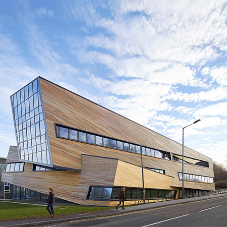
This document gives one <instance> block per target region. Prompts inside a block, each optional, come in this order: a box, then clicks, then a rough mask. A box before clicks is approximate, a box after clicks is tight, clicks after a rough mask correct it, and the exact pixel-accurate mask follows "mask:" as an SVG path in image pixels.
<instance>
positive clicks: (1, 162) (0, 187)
mask: <svg viewBox="0 0 227 227" xmlns="http://www.w3.org/2000/svg"><path fill="white" fill-rule="evenodd" d="M5 162H6V158H0V199H4V197H5V195H4V182H2V181H1V179H2V174H3V172H4V171H5V169H6V163H5Z"/></svg>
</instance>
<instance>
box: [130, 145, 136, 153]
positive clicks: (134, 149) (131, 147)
mask: <svg viewBox="0 0 227 227" xmlns="http://www.w3.org/2000/svg"><path fill="white" fill-rule="evenodd" d="M130 151H131V152H132V153H136V147H135V145H134V144H130Z"/></svg>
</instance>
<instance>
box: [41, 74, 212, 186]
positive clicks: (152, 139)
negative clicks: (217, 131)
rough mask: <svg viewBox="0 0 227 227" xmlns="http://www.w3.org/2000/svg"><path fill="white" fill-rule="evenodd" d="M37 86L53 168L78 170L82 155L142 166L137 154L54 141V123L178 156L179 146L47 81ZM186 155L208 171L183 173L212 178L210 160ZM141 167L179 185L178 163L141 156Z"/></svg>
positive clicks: (187, 169)
mask: <svg viewBox="0 0 227 227" xmlns="http://www.w3.org/2000/svg"><path fill="white" fill-rule="evenodd" d="M40 83H41V89H42V96H43V102H44V109H45V116H46V121H47V129H48V135H49V140H50V146H51V153H52V159H53V164H54V165H57V166H64V167H70V168H75V169H81V154H89V155H94V156H104V157H110V158H117V159H119V160H122V161H125V162H129V163H132V164H134V165H140V164H141V162H140V155H138V154H132V153H129V152H125V151H118V150H114V149H108V148H104V147H99V146H94V145H89V144H84V143H79V142H75V141H69V140H64V139H59V138H56V132H55V128H54V123H59V124H62V125H67V126H70V127H74V128H79V129H81V130H86V131H90V132H93V133H97V134H101V135H106V136H109V137H113V138H116V139H120V140H125V141H129V142H133V143H138V144H143V145H145V146H149V147H153V148H156V149H160V150H165V151H169V152H173V153H176V154H181V149H182V147H181V144H179V143H177V142H175V141H173V140H171V139H169V138H167V137H165V136H162V135H160V134H158V133H156V132H154V131H152V130H149V129H147V128H145V127H143V126H141V125H139V124H137V123H135V122H133V121H131V120H129V119H127V118H124V117H122V116H120V115H118V114H116V113H114V112H112V111H110V110H108V109H106V108H104V107H101V106H99V105H97V104H95V103H93V102H91V101H88V100H86V99H84V98H82V97H80V96H78V95H76V94H73V93H72V92H70V91H67V90H66V89H63V88H61V87H59V86H57V85H55V84H53V83H51V82H49V81H46V80H44V79H42V78H40ZM185 155H186V156H190V157H194V158H197V159H202V160H204V161H208V162H210V167H209V168H206V167H200V166H196V165H190V164H185V173H190V174H197V175H203V176H210V177H213V166H212V160H211V159H210V158H208V157H206V156H204V155H202V154H200V153H198V152H196V151H194V150H192V149H189V148H187V147H185ZM144 166H146V167H150V168H158V169H164V170H166V174H167V175H170V176H173V177H174V180H173V182H172V185H171V186H177V185H179V183H180V181H179V178H178V172H181V163H178V162H173V161H168V160H163V159H158V158H153V157H147V156H144ZM192 183H193V182H192ZM193 184H194V185H197V184H201V183H196V182H195V183H193ZM209 185H210V184H209Z"/></svg>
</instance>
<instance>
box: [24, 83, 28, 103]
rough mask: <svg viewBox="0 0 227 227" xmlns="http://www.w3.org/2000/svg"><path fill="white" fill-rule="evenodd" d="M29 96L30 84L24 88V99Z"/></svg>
mask: <svg viewBox="0 0 227 227" xmlns="http://www.w3.org/2000/svg"><path fill="white" fill-rule="evenodd" d="M27 98H28V86H26V87H25V88H24V100H26V99H27Z"/></svg>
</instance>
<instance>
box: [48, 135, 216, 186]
mask: <svg viewBox="0 0 227 227" xmlns="http://www.w3.org/2000/svg"><path fill="white" fill-rule="evenodd" d="M55 146H57V148H56V153H55V154H58V155H59V164H60V163H62V162H63V161H62V160H61V159H64V157H63V156H64V155H66V154H64V155H63V154H59V152H62V153H63V152H64V151H66V152H68V151H69V150H70V151H71V152H72V153H71V154H69V155H73V157H74V158H75V159H73V158H71V159H70V160H71V163H72V168H76V169H80V168H81V154H88V155H93V156H102V157H109V158H116V159H119V160H122V161H125V162H128V163H132V164H134V165H137V166H140V165H141V156H140V155H139V154H132V153H130V152H125V151H120V150H113V149H110V148H105V147H100V146H95V145H90V144H85V143H80V142H75V141H70V140H66V139H60V138H56V139H55V140H53V142H52V149H55ZM60 148H61V149H60ZM67 155H68V154H67ZM73 162H74V163H73ZM143 164H144V167H149V168H157V169H164V170H165V171H166V175H169V176H172V177H174V178H175V179H174V181H173V183H172V184H171V186H173V187H178V186H179V184H180V182H181V181H179V177H178V172H181V171H182V165H181V163H179V162H173V161H169V160H165V159H160V158H154V157H148V156H143ZM56 165H57V164H56ZM65 166H66V167H67V162H66V163H65ZM184 172H185V173H190V174H196V175H202V176H210V177H213V171H212V169H211V168H207V167H201V166H196V165H192V164H185V165H184ZM193 184H194V185H197V184H201V183H196V182H195V183H193Z"/></svg>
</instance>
